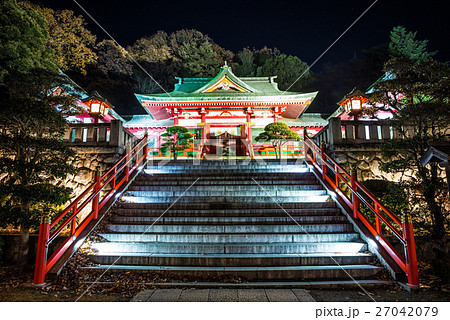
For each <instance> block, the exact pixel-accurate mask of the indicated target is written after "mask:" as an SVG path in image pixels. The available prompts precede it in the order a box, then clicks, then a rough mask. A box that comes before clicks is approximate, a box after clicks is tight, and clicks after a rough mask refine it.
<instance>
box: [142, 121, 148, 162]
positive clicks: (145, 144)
mask: <svg viewBox="0 0 450 320" xmlns="http://www.w3.org/2000/svg"><path fill="white" fill-rule="evenodd" d="M143 143H144V148H143V151H142V152H143V153H144V155H143V156H144V163H143V164H144V165H146V164H147V157H148V131H147V128H145V134H144V141H143Z"/></svg>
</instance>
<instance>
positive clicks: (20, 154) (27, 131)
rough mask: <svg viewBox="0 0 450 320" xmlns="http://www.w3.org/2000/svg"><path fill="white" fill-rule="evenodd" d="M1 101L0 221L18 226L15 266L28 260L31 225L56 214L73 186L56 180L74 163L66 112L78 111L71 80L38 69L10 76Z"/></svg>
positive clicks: (33, 227) (21, 266) (73, 170)
mask: <svg viewBox="0 0 450 320" xmlns="http://www.w3.org/2000/svg"><path fill="white" fill-rule="evenodd" d="M7 85H8V92H7V96H6V97H5V99H2V100H1V102H0V129H1V130H0V177H1V180H0V194H1V197H0V225H1V226H2V227H6V226H12V227H17V228H20V236H21V249H20V256H19V264H18V266H19V268H20V269H22V268H23V267H24V266H25V265H26V263H27V254H28V239H29V233H30V230H31V229H36V228H37V227H38V226H39V221H40V217H41V216H42V214H44V213H45V214H49V215H52V214H55V213H56V212H58V210H59V209H60V208H61V206H62V205H63V204H64V203H65V202H66V201H68V200H69V197H70V194H71V189H70V188H66V187H64V186H63V185H60V184H59V183H60V182H61V180H62V179H64V178H65V177H66V176H67V175H68V174H74V173H75V168H74V167H73V166H72V165H70V164H69V159H71V157H73V156H74V151H73V150H72V149H70V148H69V147H68V146H67V145H66V144H64V143H63V140H62V138H63V135H64V131H65V129H66V126H67V123H66V121H65V119H64V118H63V115H64V114H69V113H73V112H77V111H78V106H77V104H76V101H75V97H74V96H73V95H67V94H66V93H67V92H72V91H73V89H72V86H71V83H68V82H67V79H66V78H65V77H63V76H60V75H58V74H55V73H52V72H49V71H46V70H42V69H38V70H33V71H30V72H29V73H28V74H27V75H23V76H22V77H20V76H17V77H16V80H15V81H14V82H9V83H7Z"/></svg>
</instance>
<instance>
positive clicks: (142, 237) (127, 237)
mask: <svg viewBox="0 0 450 320" xmlns="http://www.w3.org/2000/svg"><path fill="white" fill-rule="evenodd" d="M100 236H101V237H103V238H105V239H106V240H107V241H109V242H139V244H136V245H138V246H139V245H141V244H142V243H144V244H145V243H149V242H158V243H214V244H216V243H219V244H222V243H223V244H226V243H242V242H250V243H251V242H254V243H256V242H270V243H294V244H297V245H299V246H301V245H303V243H308V242H320V243H321V244H322V243H324V242H344V241H355V240H357V239H358V235H357V234H350V233H343V234H329V233H324V234H270V233H258V234H245V233H243V234H239V233H236V234H220V233H213V234H182V233H175V234H173V233H166V234H156V233H145V234H130V233H127V234H118V233H113V234H104V233H102V234H100ZM225 246H226V245H224V247H225Z"/></svg>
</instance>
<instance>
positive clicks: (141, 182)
mask: <svg viewBox="0 0 450 320" xmlns="http://www.w3.org/2000/svg"><path fill="white" fill-rule="evenodd" d="M195 180H196V178H194V177H190V178H188V179H184V180H182V179H161V178H160V177H158V178H155V177H147V178H145V179H139V178H137V179H136V180H135V181H134V182H133V186H190V185H191V184H192V182H194V181H195ZM255 180H256V181H257V182H258V184H257V183H256V182H255V181H253V179H252V178H247V177H246V178H245V179H242V178H241V179H239V178H238V177H236V178H235V179H227V180H225V179H223V180H218V179H209V178H208V179H199V180H197V182H196V183H195V186H211V185H212V186H234V185H236V186H247V185H250V186H256V185H260V186H263V187H265V186H272V185H274V186H292V185H293V186H298V185H319V182H318V181H317V180H315V179H313V178H308V179H295V180H294V179H293V180H259V179H255Z"/></svg>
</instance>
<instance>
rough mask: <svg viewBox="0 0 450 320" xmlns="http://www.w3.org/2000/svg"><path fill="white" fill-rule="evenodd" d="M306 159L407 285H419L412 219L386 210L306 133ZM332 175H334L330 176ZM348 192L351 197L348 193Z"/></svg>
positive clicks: (353, 173)
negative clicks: (372, 218) (388, 235)
mask: <svg viewBox="0 0 450 320" xmlns="http://www.w3.org/2000/svg"><path fill="white" fill-rule="evenodd" d="M304 145H305V158H306V159H309V160H310V161H311V163H312V165H313V167H314V169H315V171H316V173H317V174H318V176H319V178H320V179H321V180H322V181H323V182H325V183H328V184H329V186H331V188H332V189H333V190H334V191H335V192H336V195H337V197H339V199H341V200H342V201H343V202H344V203H345V204H346V205H347V206H348V207H349V208H350V209H351V210H352V214H351V215H350V217H351V218H352V219H353V220H354V221H357V220H359V221H361V222H362V223H363V224H364V226H365V227H366V228H367V229H368V230H369V232H370V233H371V234H372V235H373V236H374V237H375V239H376V241H377V242H378V245H379V246H381V247H383V248H384V249H385V250H386V252H387V253H388V254H389V255H390V256H391V257H392V259H393V260H394V261H395V263H396V264H397V265H398V266H399V267H400V268H401V269H402V270H403V271H404V272H405V274H406V276H407V280H408V285H410V286H418V285H419V274H418V269H417V257H416V247H415V241H414V231H413V225H412V222H411V219H410V218H409V217H408V216H407V215H405V218H404V219H403V221H402V220H401V219H399V218H398V217H397V216H396V215H395V214H394V213H392V212H391V211H390V210H389V209H388V208H386V207H385V206H384V205H383V204H382V203H381V202H380V201H379V200H378V199H377V198H376V197H375V196H374V195H373V194H372V193H371V192H370V191H369V190H367V189H366V188H365V187H364V186H363V185H362V184H361V183H359V182H358V181H357V177H356V172H352V174H349V173H348V172H347V171H345V170H344V169H343V168H341V167H340V166H339V165H338V164H337V163H336V162H335V161H334V160H333V159H332V158H331V157H330V156H329V155H327V154H326V153H325V147H324V146H322V147H319V146H318V145H317V144H316V143H315V142H314V141H313V140H312V139H311V138H310V137H308V135H307V134H306V132H305V136H304ZM330 175H331V176H330ZM345 189H346V190H348V192H349V194H350V196H348V195H347V194H346V191H345ZM361 205H364V206H365V207H366V208H367V209H368V210H369V211H370V212H372V213H373V214H374V215H375V225H373V223H372V222H371V221H370V219H369V218H368V217H367V216H366V215H365V214H363V212H367V209H366V210H362V208H363V207H361ZM382 224H384V226H386V230H387V231H385V232H390V233H392V235H393V236H395V237H396V238H398V240H399V241H400V243H401V244H402V245H403V248H404V256H402V255H401V254H399V252H398V251H397V250H396V249H395V248H394V246H393V245H392V244H391V243H390V242H389V241H388V240H387V239H386V237H385V236H384V235H383V227H382Z"/></svg>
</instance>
